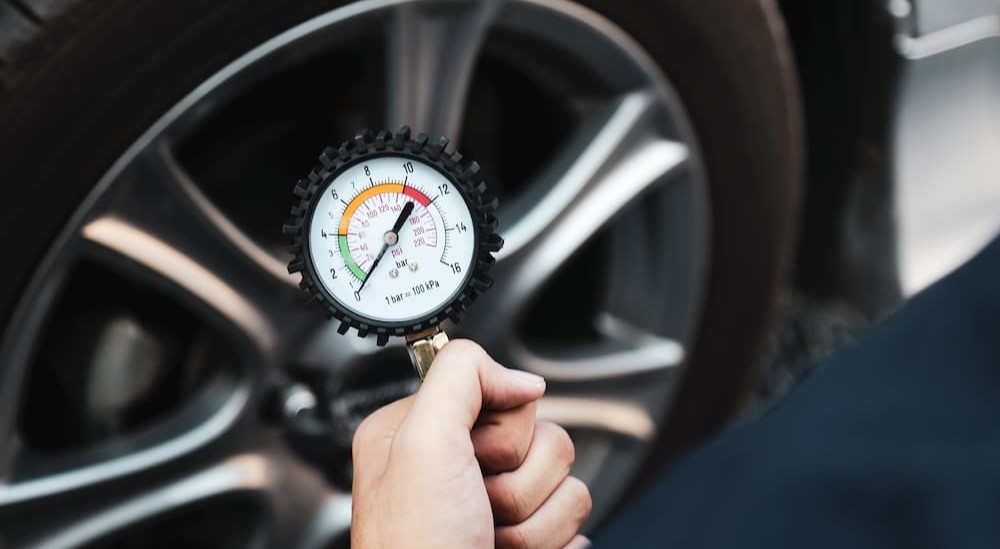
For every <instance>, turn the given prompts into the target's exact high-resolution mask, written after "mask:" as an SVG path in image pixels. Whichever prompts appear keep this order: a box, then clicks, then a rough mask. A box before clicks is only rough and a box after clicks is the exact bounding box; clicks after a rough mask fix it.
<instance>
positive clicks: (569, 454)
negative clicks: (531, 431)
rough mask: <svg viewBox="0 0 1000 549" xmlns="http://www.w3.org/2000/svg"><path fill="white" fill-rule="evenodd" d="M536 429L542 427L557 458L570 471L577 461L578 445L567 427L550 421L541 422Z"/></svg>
mask: <svg viewBox="0 0 1000 549" xmlns="http://www.w3.org/2000/svg"><path fill="white" fill-rule="evenodd" d="M535 429H536V432H537V430H539V429H541V430H542V431H543V432H544V433H545V436H547V437H549V439H550V440H551V444H552V448H553V454H554V457H555V459H556V460H557V462H558V463H559V464H560V465H561V466H562V467H563V468H564V469H565V470H566V471H567V472H568V471H569V470H570V469H571V468H572V467H573V463H575V462H576V446H575V445H574V444H573V439H572V438H571V437H570V436H569V433H567V432H566V429H563V428H562V427H560V426H558V425H556V424H555V423H548V422H540V423H539V424H538V425H537V426H536V427H535Z"/></svg>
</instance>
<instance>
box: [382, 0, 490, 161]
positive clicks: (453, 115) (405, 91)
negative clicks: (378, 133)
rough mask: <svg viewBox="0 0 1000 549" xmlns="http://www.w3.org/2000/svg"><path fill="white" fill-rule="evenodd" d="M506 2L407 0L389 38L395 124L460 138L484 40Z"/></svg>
mask: <svg viewBox="0 0 1000 549" xmlns="http://www.w3.org/2000/svg"><path fill="white" fill-rule="evenodd" d="M501 4H502V2H501V1H499V0H476V1H473V2H455V1H449V2H439V3H432V2H405V3H403V4H402V5H401V6H399V7H398V8H397V9H396V10H394V11H393V13H392V15H391V21H390V24H389V30H388V35H387V38H386V50H387V60H386V70H387V71H388V74H387V79H386V81H387V84H388V90H387V93H386V102H387V104H386V115H387V119H388V122H389V124H390V127H396V126H398V125H400V124H407V125H409V126H411V127H412V128H413V129H414V130H415V131H421V132H425V133H427V134H429V135H431V136H432V137H436V136H438V135H447V136H448V137H449V138H450V139H451V140H452V141H453V142H457V140H458V138H459V131H460V130H461V127H462V115H463V114H464V112H465V108H464V107H465V102H466V94H467V93H468V90H469V84H470V82H471V81H472V74H473V71H474V69H475V65H476V59H477V58H478V56H479V52H480V48H481V46H482V42H483V39H484V37H485V35H486V33H487V32H488V30H489V28H490V27H491V25H492V23H493V21H494V19H495V17H496V15H497V12H498V11H499V9H500V6H501Z"/></svg>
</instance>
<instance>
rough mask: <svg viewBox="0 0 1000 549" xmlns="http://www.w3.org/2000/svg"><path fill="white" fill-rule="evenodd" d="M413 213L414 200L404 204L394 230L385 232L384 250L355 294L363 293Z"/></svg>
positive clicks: (394, 224)
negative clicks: (373, 273)
mask: <svg viewBox="0 0 1000 549" xmlns="http://www.w3.org/2000/svg"><path fill="white" fill-rule="evenodd" d="M411 213H413V202H407V203H406V204H405V205H404V206H403V209H402V211H400V212H399V217H397V218H396V222H395V223H393V225H392V230H391V231H389V232H387V233H385V236H384V237H383V240H384V242H385V243H384V244H382V251H380V252H379V253H378V256H376V257H375V261H373V262H372V266H371V268H370V269H368V272H367V273H365V279H364V280H362V281H361V287H360V288H358V291H356V292H354V293H355V294H358V295H360V294H361V290H362V289H364V287H365V284H366V283H367V282H368V279H369V278H371V276H372V272H373V271H375V267H378V262H379V261H382V256H383V255H385V251H386V250H388V249H389V246H393V245H395V244H396V242H399V231H400V229H402V228H403V223H406V218H407V217H410V214H411Z"/></svg>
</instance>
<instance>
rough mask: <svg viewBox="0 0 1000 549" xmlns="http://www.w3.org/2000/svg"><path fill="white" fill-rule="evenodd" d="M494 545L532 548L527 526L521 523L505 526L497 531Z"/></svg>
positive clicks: (521, 548) (509, 548) (518, 548)
mask: <svg viewBox="0 0 1000 549" xmlns="http://www.w3.org/2000/svg"><path fill="white" fill-rule="evenodd" d="M496 546H497V547H498V548H502V549H533V548H534V547H535V544H533V543H532V542H531V536H530V534H529V533H528V530H527V528H525V527H524V526H521V525H517V526H507V527H504V528H502V529H501V530H499V531H498V532H497V538H496Z"/></svg>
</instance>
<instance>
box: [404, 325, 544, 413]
mask: <svg viewBox="0 0 1000 549" xmlns="http://www.w3.org/2000/svg"><path fill="white" fill-rule="evenodd" d="M544 393H545V380H544V379H542V378H541V377H539V376H536V375H534V374H531V373H528V372H522V371H519V370H508V369H507V368H504V367H503V366H501V365H500V364H498V363H496V362H495V361H494V360H493V359H492V358H490V356H489V355H488V354H486V351H484V350H483V348H482V347H480V346H479V345H476V344H475V343H473V342H471V341H469V340H463V339H456V340H454V341H451V342H449V343H448V344H447V345H445V346H444V348H443V349H441V351H440V352H439V353H438V355H437V356H436V357H435V358H434V362H433V364H431V369H430V372H428V374H427V377H426V379H424V383H423V386H421V388H420V391H418V392H417V396H416V400H415V401H414V403H413V408H412V409H411V410H410V416H412V417H414V420H415V421H417V422H419V423H418V425H424V426H430V425H442V424H443V425H461V426H462V427H464V428H465V429H472V427H473V425H474V424H475V423H476V419H477V418H478V417H479V413H480V412H481V411H482V410H483V409H488V410H507V409H510V408H516V407H518V406H523V405H524V404H527V403H529V402H532V401H534V400H538V399H539V398H541V396H542V394H544Z"/></svg>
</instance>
